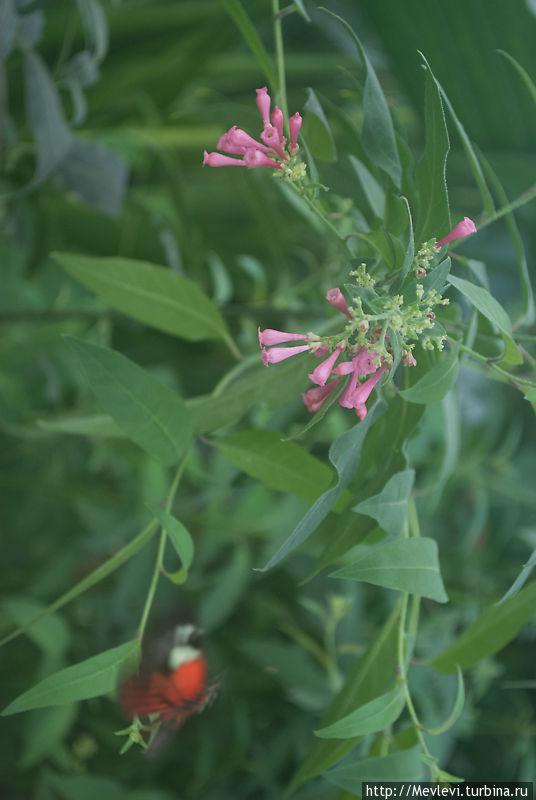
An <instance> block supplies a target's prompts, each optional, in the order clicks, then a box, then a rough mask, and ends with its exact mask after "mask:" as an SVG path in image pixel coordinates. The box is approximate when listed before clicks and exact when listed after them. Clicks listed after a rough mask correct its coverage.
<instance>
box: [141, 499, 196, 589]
mask: <svg viewBox="0 0 536 800" xmlns="http://www.w3.org/2000/svg"><path fill="white" fill-rule="evenodd" d="M151 512H152V513H153V514H154V516H155V517H156V518H157V520H158V521H159V523H160V524H161V525H162V527H163V528H164V530H165V531H166V533H167V536H168V539H169V541H170V542H171V544H172V545H173V547H174V548H175V552H176V553H177V555H178V557H179V558H180V560H181V562H182V567H183V570H184V571H185V573H187V572H188V570H189V569H190V566H191V564H192V559H193V557H194V543H193V540H192V537H191V535H190V533H189V532H188V531H187V530H186V528H185V527H184V525H183V524H182V522H179V520H178V519H177V518H176V517H174V516H173V515H172V514H169V513H168V512H167V511H164V509H162V508H155V507H153V508H151ZM184 578H185V579H186V574H185V576H184ZM182 582H183V581H181V583H182Z"/></svg>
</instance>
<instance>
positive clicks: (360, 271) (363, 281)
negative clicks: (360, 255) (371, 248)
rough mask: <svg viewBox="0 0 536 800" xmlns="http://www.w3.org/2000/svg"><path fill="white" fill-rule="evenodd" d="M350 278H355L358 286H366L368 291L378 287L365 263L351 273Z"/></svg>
mask: <svg viewBox="0 0 536 800" xmlns="http://www.w3.org/2000/svg"><path fill="white" fill-rule="evenodd" d="M350 277H351V278H354V282H355V285H356V286H364V287H366V288H367V289H372V288H373V287H374V286H375V285H376V281H375V280H374V278H373V277H372V275H369V273H368V272H367V265H366V264H365V263H364V262H363V263H362V264H360V265H359V266H358V268H357V269H353V270H352V271H351V272H350Z"/></svg>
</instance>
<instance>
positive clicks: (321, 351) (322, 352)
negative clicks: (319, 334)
mask: <svg viewBox="0 0 536 800" xmlns="http://www.w3.org/2000/svg"><path fill="white" fill-rule="evenodd" d="M311 351H312V353H313V355H314V356H316V357H317V358H323V356H327V354H328V353H329V346H328V345H327V344H321V345H320V347H315V342H313V345H312V347H311Z"/></svg>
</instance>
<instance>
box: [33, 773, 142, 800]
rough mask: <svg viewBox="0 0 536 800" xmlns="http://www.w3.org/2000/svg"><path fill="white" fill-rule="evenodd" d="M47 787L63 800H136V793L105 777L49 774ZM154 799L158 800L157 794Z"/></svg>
mask: <svg viewBox="0 0 536 800" xmlns="http://www.w3.org/2000/svg"><path fill="white" fill-rule="evenodd" d="M46 783H47V786H50V788H51V789H52V790H53V792H54V797H59V798H61V800H95V798H96V797H100V798H102V800H127V798H128V800H134V796H135V794H136V793H135V792H134V791H131V790H130V789H129V790H126V789H124V788H123V786H121V784H120V783H118V782H117V781H115V780H113V779H112V778H108V777H105V776H104V775H58V774H55V773H47V777H46ZM153 797H154V798H155V800H157V794H156V792H155V793H154V795H153Z"/></svg>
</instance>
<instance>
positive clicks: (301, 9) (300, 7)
mask: <svg viewBox="0 0 536 800" xmlns="http://www.w3.org/2000/svg"><path fill="white" fill-rule="evenodd" d="M293 5H294V6H296V11H297V12H298V14H300V15H301V16H302V17H303V18H304V20H305V21H306V22H311V17H310V16H309V14H308V13H307V9H306V8H305V5H304V2H303V0H294V3H293Z"/></svg>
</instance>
